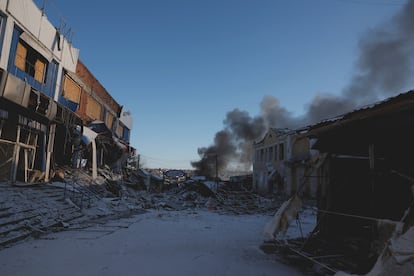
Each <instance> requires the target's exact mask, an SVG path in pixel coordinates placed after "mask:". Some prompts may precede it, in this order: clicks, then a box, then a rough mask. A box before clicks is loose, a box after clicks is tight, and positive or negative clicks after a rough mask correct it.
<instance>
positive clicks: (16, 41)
mask: <svg viewBox="0 0 414 276" xmlns="http://www.w3.org/2000/svg"><path fill="white" fill-rule="evenodd" d="M78 52H79V51H78V49H76V48H74V47H73V46H72V45H71V44H70V43H69V41H68V40H67V39H66V38H65V36H64V35H62V33H61V30H59V28H55V27H54V26H53V25H52V24H51V23H50V22H49V21H48V19H47V18H46V16H45V14H44V13H43V11H42V10H40V9H39V8H38V7H37V6H36V5H35V3H34V2H33V1H31V0H19V1H12V0H0V74H1V82H0V109H1V112H0V114H1V115H0V122H1V123H0V139H1V140H0V147H1V151H0V152H1V153H0V155H1V158H0V160H1V162H0V163H1V164H0V165H1V175H2V178H6V179H11V180H12V181H15V180H16V179H17V180H22V181H30V180H35V179H36V178H38V177H39V178H40V177H44V178H45V179H46V180H48V178H49V172H50V169H51V166H52V165H53V162H52V159H53V151H54V146H55V137H57V136H59V137H60V136H63V137H64V136H66V133H67V132H70V129H71V128H72V126H74V125H76V124H80V123H81V121H80V119H79V118H78V117H77V116H76V115H75V114H73V113H72V112H70V111H69V110H67V109H66V108H64V107H63V106H61V105H59V104H57V102H56V101H57V99H58V97H59V94H60V83H61V82H62V72H63V71H75V69H76V63H77V60H78ZM60 142H61V143H60V145H61V146H62V147H65V146H66V144H65V143H62V141H60Z"/></svg>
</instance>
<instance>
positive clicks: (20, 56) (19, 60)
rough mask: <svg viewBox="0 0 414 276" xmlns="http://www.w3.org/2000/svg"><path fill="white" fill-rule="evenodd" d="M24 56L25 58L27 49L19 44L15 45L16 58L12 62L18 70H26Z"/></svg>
mask: <svg viewBox="0 0 414 276" xmlns="http://www.w3.org/2000/svg"><path fill="white" fill-rule="evenodd" d="M26 56H27V48H26V47H25V46H23V44H21V43H20V42H19V43H17V51H16V58H15V60H14V65H16V67H17V68H19V69H20V70H23V71H25V70H26Z"/></svg>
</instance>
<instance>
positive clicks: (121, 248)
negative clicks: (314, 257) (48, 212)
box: [0, 210, 302, 276]
mask: <svg viewBox="0 0 414 276" xmlns="http://www.w3.org/2000/svg"><path fill="white" fill-rule="evenodd" d="M269 219H270V217H269V216H268V215H242V216H230V215H220V214H217V213H214V212H210V211H198V210H197V211H181V212H175V211H170V212H168V211H150V212H148V213H145V214H142V215H137V216H135V217H133V218H129V219H122V220H117V221H112V222H110V223H107V224H105V225H101V226H94V227H92V228H85V229H77V230H70V231H65V232H60V233H54V234H49V235H45V236H42V237H41V238H40V239H37V240H29V241H26V242H23V243H20V244H17V245H15V246H13V247H11V248H6V249H4V250H1V251H0V275H9V276H13V275H42V276H44V275H60V276H64V275H119V276H121V275H134V276H135V275H209V276H211V275H301V274H302V273H301V272H299V271H297V270H295V269H294V268H292V267H288V266H286V265H284V264H282V263H281V262H279V261H278V260H277V259H276V256H275V255H266V254H265V253H263V252H262V251H261V250H260V249H259V246H260V244H261V243H262V242H263V239H264V237H263V236H262V230H263V227H264V225H265V224H266V222H267V221H268V220H269Z"/></svg>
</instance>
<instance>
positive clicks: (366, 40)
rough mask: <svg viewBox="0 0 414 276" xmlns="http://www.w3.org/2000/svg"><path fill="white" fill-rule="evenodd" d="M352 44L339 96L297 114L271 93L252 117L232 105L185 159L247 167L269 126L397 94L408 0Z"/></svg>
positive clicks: (410, 19)
mask: <svg viewBox="0 0 414 276" xmlns="http://www.w3.org/2000/svg"><path fill="white" fill-rule="evenodd" d="M358 48H359V55H358V57H357V60H356V63H355V69H354V70H355V74H354V76H352V77H351V80H350V82H349V84H348V85H347V86H346V87H345V88H344V89H343V91H342V93H341V95H339V96H338V95H330V94H320V95H317V96H315V97H314V98H313V99H312V101H311V102H310V103H309V104H308V105H307V107H306V112H305V114H304V115H303V116H296V117H295V116H293V115H292V113H291V112H289V111H288V110H287V109H286V108H284V107H283V106H281V105H280V104H279V101H278V100H277V99H276V98H274V97H272V96H265V97H264V98H263V99H262V101H261V104H260V107H261V112H260V115H258V116H256V117H252V116H250V114H249V113H248V112H246V111H241V110H239V109H237V108H236V109H234V110H232V111H230V112H228V113H227V114H226V118H225V119H224V121H223V124H224V129H223V130H221V131H219V132H218V133H217V134H216V136H215V139H214V144H213V145H211V146H210V147H205V148H199V149H198V153H199V155H200V158H201V159H200V160H199V161H196V162H192V163H191V164H192V166H193V167H194V168H195V169H196V171H197V173H199V174H202V175H206V176H214V175H215V172H216V160H217V169H218V170H220V171H221V170H225V169H226V168H228V166H229V165H234V164H237V165H238V166H239V168H241V169H249V168H250V166H251V163H252V156H251V155H252V154H253V151H252V146H253V142H254V141H257V140H259V139H261V138H262V137H263V136H264V134H265V133H266V131H267V130H268V129H269V128H292V129H295V128H298V127H302V126H306V125H309V124H313V123H316V122H318V121H320V120H322V119H326V118H330V117H332V116H336V115H340V114H343V113H346V112H349V111H352V110H353V109H355V108H357V107H360V106H361V105H365V104H369V103H372V102H375V101H377V100H378V99H380V98H384V97H390V96H392V95H395V94H397V93H399V92H402V89H405V88H406V87H408V85H409V84H412V82H413V79H414V74H413V73H414V72H413V63H414V0H409V1H408V2H407V3H406V4H405V6H403V8H402V9H401V11H400V12H399V13H398V14H396V15H395V16H394V17H393V18H392V19H391V21H390V22H388V23H387V24H385V25H381V26H378V27H376V28H373V29H371V30H368V31H367V32H366V34H365V35H364V36H363V37H362V38H361V39H360V41H359V44H358Z"/></svg>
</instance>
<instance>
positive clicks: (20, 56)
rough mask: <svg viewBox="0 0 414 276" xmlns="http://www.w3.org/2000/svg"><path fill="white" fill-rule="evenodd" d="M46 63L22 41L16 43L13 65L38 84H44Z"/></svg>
mask: <svg viewBox="0 0 414 276" xmlns="http://www.w3.org/2000/svg"><path fill="white" fill-rule="evenodd" d="M46 64H47V61H46V59H45V58H44V57H42V56H41V55H40V54H39V53H38V52H36V51H35V50H34V49H32V48H31V47H29V46H28V45H27V44H26V43H24V42H23V41H21V40H20V41H19V42H18V43H17V50H16V57H15V59H14V65H15V66H16V67H17V68H19V69H20V70H22V71H24V72H26V73H27V74H28V75H30V76H32V77H33V78H34V79H35V80H37V81H38V82H40V83H45V76H46Z"/></svg>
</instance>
